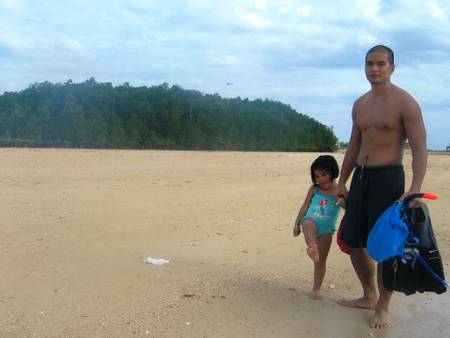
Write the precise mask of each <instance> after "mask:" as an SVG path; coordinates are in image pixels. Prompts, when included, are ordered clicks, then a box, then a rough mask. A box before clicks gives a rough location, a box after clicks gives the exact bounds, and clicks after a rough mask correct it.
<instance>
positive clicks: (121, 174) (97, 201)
mask: <svg viewBox="0 0 450 338" xmlns="http://www.w3.org/2000/svg"><path fill="white" fill-rule="evenodd" d="M317 155H318V154H315V153H262V152H261V153H258V152H189V151H186V152H182V151H120V150H105V151H100V150H56V149H0V156H1V159H2V165H1V167H0V180H1V187H2V192H1V194H0V215H1V218H0V228H1V236H0V250H1V255H0V313H1V314H2V315H1V316H0V337H223V338H228V337H306V338H308V337H421V336H425V337H427V338H434V337H450V326H449V318H450V296H449V293H446V294H444V295H441V296H437V295H435V294H424V295H421V294H419V295H414V296H410V297H406V296H403V295H400V294H395V295H394V297H393V300H392V306H391V320H392V322H393V325H392V327H390V328H389V329H387V330H384V331H382V332H379V331H376V330H373V329H370V328H369V327H368V324H369V320H370V318H371V315H372V312H371V311H367V310H357V309H349V308H343V307H341V306H339V305H337V304H336V303H335V300H336V299H339V298H341V297H353V296H359V295H360V292H361V291H360V286H359V283H358V282H357V279H356V277H355V275H354V273H353V270H352V267H351V264H350V261H349V258H348V256H346V255H345V254H343V253H341V252H340V251H339V249H338V247H337V245H336V243H335V242H334V243H333V246H332V249H331V252H330V256H329V262H328V270H327V275H326V278H325V282H324V286H323V291H322V296H323V299H322V300H321V301H313V300H310V299H309V297H308V293H309V291H310V287H311V280H312V263H311V261H310V260H309V259H308V257H307V255H306V253H305V243H304V240H303V237H302V236H300V237H298V238H294V237H292V223H293V221H294V219H295V217H296V215H297V212H298V208H299V206H300V204H301V203H302V201H303V200H304V197H305V194H306V191H307V188H308V186H309V185H310V182H309V174H308V172H309V165H310V163H311V161H312V160H313V159H314V158H315V157H316V156H317ZM335 156H336V157H337V159H338V162H339V163H340V162H341V161H342V157H343V154H341V153H337V154H335ZM410 161H411V158H410V156H409V155H407V156H406V157H405V161H404V164H405V167H406V169H407V170H406V174H407V178H409V177H411V171H410V165H409V163H410ZM449 168H450V156H447V155H445V154H433V155H431V156H430V157H429V168H428V172H427V176H426V179H425V182H424V185H423V187H424V190H425V191H427V192H431V193H435V194H438V195H439V199H438V200H437V201H435V202H429V203H428V205H429V208H430V212H431V215H432V220H433V226H434V231H435V234H436V238H437V241H438V245H439V249H440V251H441V254H442V256H443V261H444V265H445V266H444V269H445V272H446V277H447V279H448V278H449V275H450V269H449V266H448V264H449V262H450V222H449V213H448V210H449V205H450V186H449V182H450V180H449V178H450V169H449ZM147 257H153V258H165V259H168V260H170V263H169V264H166V265H162V266H156V265H150V264H145V263H144V259H145V258H147Z"/></svg>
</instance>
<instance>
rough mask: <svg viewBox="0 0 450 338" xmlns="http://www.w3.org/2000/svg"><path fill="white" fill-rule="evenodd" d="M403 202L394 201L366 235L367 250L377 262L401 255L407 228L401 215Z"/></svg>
mask: <svg viewBox="0 0 450 338" xmlns="http://www.w3.org/2000/svg"><path fill="white" fill-rule="evenodd" d="M403 212H404V208H403V203H402V202H395V203H394V204H393V205H392V206H390V207H389V208H387V209H386V210H385V211H384V212H383V213H382V214H381V216H380V217H379V218H378V219H377V221H376V222H375V225H374V226H373V228H372V230H370V232H369V236H368V237H367V252H368V254H369V256H370V257H372V258H373V259H374V260H376V261H377V262H384V261H386V260H388V259H389V258H392V257H396V256H402V255H403V251H404V244H405V240H406V238H407V237H408V234H409V229H408V226H407V225H406V223H405V220H404V217H403Z"/></svg>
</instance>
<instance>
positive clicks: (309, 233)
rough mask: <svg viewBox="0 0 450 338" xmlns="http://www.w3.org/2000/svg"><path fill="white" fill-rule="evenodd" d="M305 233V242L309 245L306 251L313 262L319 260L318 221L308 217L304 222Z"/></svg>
mask: <svg viewBox="0 0 450 338" xmlns="http://www.w3.org/2000/svg"><path fill="white" fill-rule="evenodd" d="M302 228H303V233H304V234H305V242H306V245H307V248H306V253H307V254H308V256H309V258H311V259H312V260H313V262H314V263H315V262H318V261H319V249H318V247H317V226H316V222H314V221H313V220H310V219H307V220H305V221H304V222H303V227H302Z"/></svg>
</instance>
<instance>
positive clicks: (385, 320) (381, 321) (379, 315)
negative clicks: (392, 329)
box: [370, 310, 391, 330]
mask: <svg viewBox="0 0 450 338" xmlns="http://www.w3.org/2000/svg"><path fill="white" fill-rule="evenodd" d="M390 324H391V321H390V320H389V313H388V311H387V310H375V314H374V316H373V318H372V322H371V323H370V327H371V328H374V329H377V330H382V329H385V328H387V327H388V326H389V325H390Z"/></svg>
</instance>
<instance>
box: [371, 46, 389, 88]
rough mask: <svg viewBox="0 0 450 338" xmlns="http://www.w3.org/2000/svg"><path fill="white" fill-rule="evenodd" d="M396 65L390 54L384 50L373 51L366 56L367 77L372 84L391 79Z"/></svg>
mask: <svg viewBox="0 0 450 338" xmlns="http://www.w3.org/2000/svg"><path fill="white" fill-rule="evenodd" d="M394 69H395V66H394V65H393V64H391V63H390V62H389V58H388V55H387V54H386V53H383V52H372V53H370V54H369V55H367V58H366V77H367V80H368V81H369V82H370V83H371V84H381V83H384V82H386V81H389V80H390V78H391V75H392V73H393V72H394Z"/></svg>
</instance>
